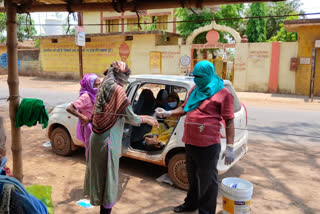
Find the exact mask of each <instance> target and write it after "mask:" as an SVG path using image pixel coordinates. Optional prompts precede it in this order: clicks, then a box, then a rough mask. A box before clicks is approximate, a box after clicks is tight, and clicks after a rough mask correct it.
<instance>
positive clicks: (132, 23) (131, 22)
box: [127, 18, 139, 31]
mask: <svg viewBox="0 0 320 214" xmlns="http://www.w3.org/2000/svg"><path fill="white" fill-rule="evenodd" d="M137 23H138V18H131V19H127V29H128V31H139V27H138V24H137Z"/></svg>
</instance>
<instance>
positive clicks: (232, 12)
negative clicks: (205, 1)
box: [214, 4, 246, 43]
mask: <svg viewBox="0 0 320 214" xmlns="http://www.w3.org/2000/svg"><path fill="white" fill-rule="evenodd" d="M244 11H245V6H244V4H227V5H221V6H220V7H219V10H218V11H216V12H215V13H214V18H215V19H217V20H216V23H217V24H220V25H226V26H229V27H231V28H234V29H235V30H236V31H238V32H239V33H240V35H241V36H242V35H244V33H245V31H246V23H245V21H244V20H243V19H230V20H218V19H226V18H240V17H241V16H242V15H243V14H244ZM219 34H220V40H219V41H220V42H222V43H227V42H229V41H230V40H232V39H233V38H232V37H230V35H229V34H227V33H224V32H219Z"/></svg>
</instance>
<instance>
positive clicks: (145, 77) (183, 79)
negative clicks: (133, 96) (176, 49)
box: [129, 74, 232, 87]
mask: <svg viewBox="0 0 320 214" xmlns="http://www.w3.org/2000/svg"><path fill="white" fill-rule="evenodd" d="M137 80H138V81H139V80H140V81H143V82H144V81H147V80H148V81H150V80H154V81H159V80H160V81H164V82H166V81H168V82H180V83H185V84H188V85H189V86H191V87H193V86H194V82H193V77H191V76H179V75H159V74H143V75H131V76H130V78H129V81H130V82H134V81H137ZM223 83H224V84H225V85H229V84H230V85H232V84H231V82H230V81H229V80H224V81H223Z"/></svg>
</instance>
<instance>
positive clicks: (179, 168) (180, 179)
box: [168, 153, 189, 190]
mask: <svg viewBox="0 0 320 214" xmlns="http://www.w3.org/2000/svg"><path fill="white" fill-rule="evenodd" d="M168 174H169V177H170V179H171V181H172V182H173V184H174V185H175V186H176V187H178V188H180V189H183V190H188V189H189V182H188V175H187V168H186V154H185V153H179V154H176V155H174V156H173V157H172V158H171V159H170V161H169V165H168Z"/></svg>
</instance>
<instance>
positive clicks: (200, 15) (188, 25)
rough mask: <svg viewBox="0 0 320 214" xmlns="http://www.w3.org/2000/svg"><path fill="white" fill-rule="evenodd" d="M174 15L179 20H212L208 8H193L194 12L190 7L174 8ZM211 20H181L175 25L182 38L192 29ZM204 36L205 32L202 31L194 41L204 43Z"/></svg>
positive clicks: (211, 14)
mask: <svg viewBox="0 0 320 214" xmlns="http://www.w3.org/2000/svg"><path fill="white" fill-rule="evenodd" d="M175 16H177V17H178V19H179V20H181V21H198V20H212V19H213V13H212V11H211V10H210V9H209V8H204V9H202V10H200V9H194V12H193V11H192V10H190V9H186V8H179V9H177V10H176V14H175ZM210 23H211V21H205V22H182V23H179V24H178V25H177V30H178V31H179V33H180V35H181V36H182V37H184V38H187V37H188V36H189V35H190V34H191V33H192V32H193V31H194V30H196V29H198V28H200V27H203V26H206V25H209V24H210ZM205 42H206V38H205V34H204V33H202V34H200V35H198V36H197V37H196V38H195V40H194V43H205Z"/></svg>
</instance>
